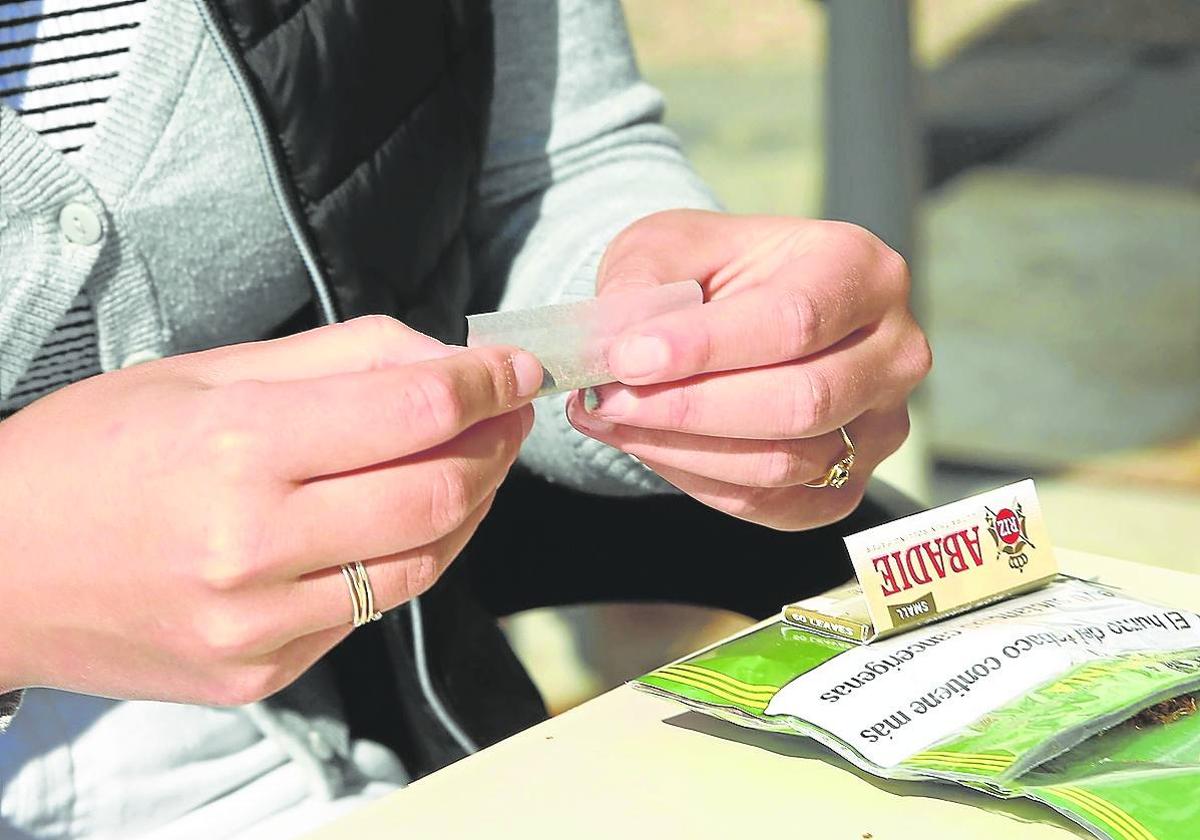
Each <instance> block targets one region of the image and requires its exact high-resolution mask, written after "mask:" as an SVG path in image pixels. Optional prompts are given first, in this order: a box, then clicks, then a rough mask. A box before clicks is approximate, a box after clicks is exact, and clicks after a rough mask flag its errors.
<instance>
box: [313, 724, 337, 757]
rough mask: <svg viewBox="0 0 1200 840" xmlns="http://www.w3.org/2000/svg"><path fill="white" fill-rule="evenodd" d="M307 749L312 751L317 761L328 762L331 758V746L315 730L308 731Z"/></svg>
mask: <svg viewBox="0 0 1200 840" xmlns="http://www.w3.org/2000/svg"><path fill="white" fill-rule="evenodd" d="M308 748H309V749H310V750H312V754H313V755H314V756H316V758H317V760H318V761H328V760H329V759H331V758H333V744H331V743H329V741H328V739H326V738H325V736H324V735H322V734H321V733H320V732H318V731H317V730H315V729H310V730H308Z"/></svg>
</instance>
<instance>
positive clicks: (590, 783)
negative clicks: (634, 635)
mask: <svg viewBox="0 0 1200 840" xmlns="http://www.w3.org/2000/svg"><path fill="white" fill-rule="evenodd" d="M1058 556H1059V560H1060V565H1061V566H1062V568H1063V569H1064V571H1066V572H1068V573H1070V574H1074V575H1077V576H1080V577H1098V578H1099V579H1100V580H1102V581H1104V582H1106V583H1110V584H1114V585H1116V586H1121V587H1124V588H1126V589H1128V590H1130V591H1131V592H1132V593H1134V594H1137V595H1141V596H1143V597H1147V598H1151V599H1154V600H1160V601H1166V602H1169V603H1173V604H1178V605H1181V606H1187V607H1190V608H1193V609H1195V608H1197V607H1200V577H1198V576H1194V575H1188V574H1183V573H1181V572H1174V571H1169V570H1167V569H1160V568H1157V567H1150V566H1142V565H1137V564H1133V563H1128V562H1124V561H1120V560H1113V559H1110V558H1105V557H1099V556H1096V555H1089V554H1083V553H1080V552H1073V551H1066V550H1062V549H1060V550H1059V551H1058ZM789 835H790V836H794V837H796V838H799V840H863V838H869V840H909V838H923V840H928V839H929V838H954V839H955V840H960V839H961V838H972V840H990V839H991V838H995V840H1000V838H1004V840H1010V838H1020V840H1039V838H1045V840H1051V839H1052V838H1057V839H1058V840H1061V839H1062V838H1066V837H1090V836H1091V835H1089V834H1087V833H1086V832H1084V831H1083V830H1082V829H1079V828H1077V827H1075V826H1074V825H1073V824H1071V823H1069V822H1068V821H1066V820H1065V819H1063V818H1061V817H1059V816H1058V815H1056V814H1055V813H1054V812H1053V811H1051V810H1050V809H1049V808H1046V807H1043V806H1041V805H1038V804H1036V803H1032V802H1028V801H1025V800H1012V801H1007V802H1005V801H1001V800H998V799H994V798H992V797H989V796H986V795H984V794H979V793H974V792H972V791H968V790H966V789H965V788H959V787H954V786H951V785H939V784H933V783H913V782H888V781H883V780H880V779H875V778H873V777H870V776H868V775H866V774H865V773H861V772H860V771H858V770H855V769H853V768H852V767H851V766H850V765H849V764H847V763H846V762H844V761H842V760H840V759H838V758H836V757H835V756H834V755H833V754H832V753H830V752H828V751H826V750H824V749H823V748H821V747H819V746H817V745H816V744H814V743H812V742H811V741H808V740H807V739H804V738H797V737H792V736H787V735H772V734H769V733H757V732H752V731H749V730H744V729H741V728H740V727H736V726H733V725H732V724H724V723H722V722H720V721H716V720H711V719H709V718H706V717H704V716H702V715H700V714H698V713H695V712H686V711H684V709H683V708H682V707H681V706H678V705H676V704H674V703H672V702H670V701H668V700H663V699H660V698H657V697H653V696H650V695H647V694H643V693H641V692H638V691H635V690H634V689H632V688H630V687H628V686H622V687H621V688H617V689H614V690H613V691H610V692H608V693H607V694H604V695H602V696H600V697H598V698H596V699H595V700H592V701H590V702H588V703H585V704H583V705H582V706H579V707H578V708H576V709H573V710H571V711H569V712H567V713H566V714H563V715H560V716H559V717H556V718H554V719H552V720H548V721H546V722H545V723H542V724H540V725H538V726H535V727H533V728H532V729H528V730H526V731H525V732H522V733H521V734H519V735H516V736H514V737H512V738H509V739H508V740H506V741H503V742H501V743H499V744H496V745H495V746H493V747H490V748H488V749H486V750H484V751H482V752H480V753H478V754H477V755H474V756H471V757H470V758H467V759H465V760H463V761H460V762H458V763H457V764H453V765H451V766H450V767H447V768H445V769H443V770H440V771H438V772H437V773H434V774H432V775H430V776H428V777H426V778H424V779H422V780H421V781H419V782H416V783H415V784H413V785H411V786H410V787H408V788H406V789H404V790H402V791H399V792H397V793H394V794H392V795H390V796H388V797H385V798H384V799H381V800H379V801H378V802H376V803H374V804H372V805H370V806H367V807H366V808H363V809H362V810H360V811H357V812H355V813H353V814H351V815H350V816H348V817H346V818H343V819H342V820H340V821H338V822H335V823H333V824H332V825H330V826H329V827H327V828H325V829H323V830H321V831H319V832H317V833H315V834H313V835H312V838H311V840H334V838H351V837H353V838H370V837H393V836H394V837H404V838H417V837H421V838H425V837H430V838H434V837H436V838H458V837H472V838H481V840H483V839H484V838H493V837H520V838H523V840H532V838H563V837H570V838H591V837H596V838H600V837H603V838H619V837H622V836H624V837H634V838H643V837H647V838H675V837H723V838H737V840H742V838H777V837H786V836H789Z"/></svg>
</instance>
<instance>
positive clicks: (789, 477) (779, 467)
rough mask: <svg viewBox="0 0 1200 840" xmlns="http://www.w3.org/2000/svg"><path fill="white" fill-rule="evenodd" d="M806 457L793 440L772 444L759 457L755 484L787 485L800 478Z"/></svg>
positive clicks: (767, 485) (768, 485)
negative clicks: (797, 448)
mask: <svg viewBox="0 0 1200 840" xmlns="http://www.w3.org/2000/svg"><path fill="white" fill-rule="evenodd" d="M804 464H805V459H804V458H803V457H802V456H801V454H800V453H799V452H798V451H797V450H796V447H795V444H794V443H793V442H792V441H787V442H781V443H779V444H776V445H773V446H771V447H770V448H769V449H768V450H767V451H766V452H765V453H763V455H762V456H761V458H760V459H759V466H758V471H757V476H756V480H755V484H756V485H757V486H759V487H787V486H790V485H792V484H795V483H796V482H797V480H798V479H799V478H800V475H799V474H800V471H801V469H802V468H803V466H804Z"/></svg>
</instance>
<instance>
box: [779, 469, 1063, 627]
mask: <svg viewBox="0 0 1200 840" xmlns="http://www.w3.org/2000/svg"><path fill="white" fill-rule="evenodd" d="M845 542H846V548H847V550H848V551H849V553H850V561H851V563H852V564H853V566H854V573H855V576H856V577H857V579H858V580H857V583H851V584H848V585H847V586H845V587H842V588H839V589H836V590H834V591H832V592H829V593H826V594H825V595H820V596H817V597H815V598H809V599H807V600H804V601H800V602H797V603H794V604H788V605H787V606H785V607H784V608H783V617H784V620H785V621H787V622H788V623H790V624H794V625H796V626H797V627H803V628H804V629H805V630H809V631H811V632H813V633H819V634H820V635H823V636H829V637H831V638H836V639H843V640H845V641H850V642H854V643H856V644H866V643H868V642H872V641H874V640H876V639H881V638H885V637H887V636H891V635H893V634H895V633H898V632H901V631H903V630H909V629H911V628H913V627H918V626H920V625H922V624H928V623H929V622H931V621H937V620H939V619H942V618H946V617H947V616H951V615H955V614H957V613H961V612H965V611H967V610H970V609H973V608H975V607H978V606H981V605H984V604H989V603H992V602H995V601H999V600H1002V599H1004V598H1010V597H1012V596H1014V595H1018V594H1020V593H1022V592H1028V591H1030V590H1032V589H1035V588H1037V587H1039V586H1043V585H1044V584H1046V583H1049V582H1050V581H1051V580H1053V579H1054V577H1055V575H1056V574H1057V572H1058V566H1057V564H1056V563H1055V560H1054V552H1053V550H1052V548H1051V546H1050V539H1049V537H1048V536H1047V534H1046V526H1045V523H1044V522H1043V521H1042V510H1041V505H1040V504H1039V503H1038V498H1037V493H1036V492H1035V491H1034V489H1033V482H1032V481H1030V480H1028V479H1026V480H1025V481H1019V482H1017V483H1016V484H1010V485H1008V486H1006V487H1001V488H999V489H996V490H991V491H989V492H987V493H981V494H979V495H977V496H971V497H970V498H967V499H963V500H961V501H958V502H952V503H951V504H948V505H943V506H941V507H936V508H933V509H931V510H927V511H924V512H923V513H917V514H914V515H912V516H906V517H904V518H903V519H897V520H896V521H894V522H888V523H886V524H884V525H879V526H877V527H875V528H869V529H867V530H866V531H861V532H859V533H857V534H852V535H850V536H848V537H846V538H845Z"/></svg>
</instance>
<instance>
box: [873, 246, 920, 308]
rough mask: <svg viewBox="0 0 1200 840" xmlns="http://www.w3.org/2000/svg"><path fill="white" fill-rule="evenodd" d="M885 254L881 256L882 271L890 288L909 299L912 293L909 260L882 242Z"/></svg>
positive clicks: (903, 298) (897, 294)
mask: <svg viewBox="0 0 1200 840" xmlns="http://www.w3.org/2000/svg"><path fill="white" fill-rule="evenodd" d="M880 246H881V247H882V248H883V256H882V257H881V258H880V262H881V266H882V272H883V277H884V280H885V282H886V283H887V286H888V288H889V289H892V290H894V292H895V294H896V296H897V297H898V298H900V299H901V300H908V297H909V295H910V294H911V293H912V272H911V271H909V268H908V261H907V260H905V259H904V257H903V256H901V254H900V252H898V251H896V250H894V249H892V248H889V247H888V246H887V245H884V244H883V243H882V242H881V243H880Z"/></svg>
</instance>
